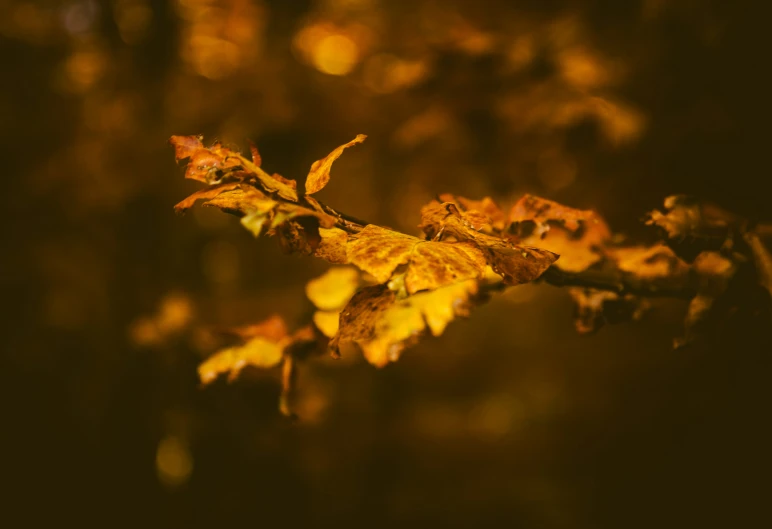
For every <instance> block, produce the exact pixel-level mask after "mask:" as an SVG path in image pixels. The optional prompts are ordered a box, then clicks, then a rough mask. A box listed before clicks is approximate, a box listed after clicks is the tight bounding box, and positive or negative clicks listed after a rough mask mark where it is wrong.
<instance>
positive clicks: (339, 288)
mask: <svg viewBox="0 0 772 529" xmlns="http://www.w3.org/2000/svg"><path fill="white" fill-rule="evenodd" d="M358 287H359V272H358V271H357V270H356V269H355V268H351V267H348V266H336V267H333V268H330V269H329V270H327V272H325V273H324V274H322V275H321V276H319V277H317V278H315V279H312V280H311V281H309V282H308V283H307V284H306V296H307V297H308V299H310V300H311V302H312V303H313V304H314V305H315V306H316V308H317V309H319V310H340V309H341V308H343V306H344V305H345V304H346V303H348V300H349V299H351V296H353V295H354V292H356V290H357V288H358Z"/></svg>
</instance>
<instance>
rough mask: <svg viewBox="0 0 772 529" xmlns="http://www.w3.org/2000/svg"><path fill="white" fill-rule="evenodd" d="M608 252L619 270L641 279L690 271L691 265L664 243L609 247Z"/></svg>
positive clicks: (666, 276)
mask: <svg viewBox="0 0 772 529" xmlns="http://www.w3.org/2000/svg"><path fill="white" fill-rule="evenodd" d="M607 254H608V256H609V257H610V258H611V259H612V260H613V261H614V262H615V263H616V266H617V268H618V269H619V270H621V271H623V272H627V273H630V274H633V275H635V276H636V277H638V278H640V279H647V280H655V279H671V278H674V277H683V276H685V275H687V274H688V273H689V266H688V265H687V264H686V263H685V262H683V261H682V260H681V259H679V258H678V256H677V255H676V254H675V253H673V250H671V249H670V248H669V247H668V246H665V245H664V244H655V245H654V246H628V247H620V248H608V249H607Z"/></svg>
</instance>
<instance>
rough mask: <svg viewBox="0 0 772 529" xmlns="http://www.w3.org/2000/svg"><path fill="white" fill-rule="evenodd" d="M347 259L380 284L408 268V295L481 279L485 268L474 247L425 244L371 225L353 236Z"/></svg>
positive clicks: (463, 244)
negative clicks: (398, 269) (402, 268)
mask: <svg viewBox="0 0 772 529" xmlns="http://www.w3.org/2000/svg"><path fill="white" fill-rule="evenodd" d="M347 257H348V261H349V262H351V263H352V264H354V265H356V266H357V267H359V268H360V269H361V270H364V271H365V272H368V273H369V274H371V275H372V276H373V277H374V278H375V280H376V281H377V282H379V283H384V282H386V281H388V280H389V279H390V278H391V276H392V275H393V274H394V272H395V270H396V269H397V268H398V267H399V266H400V265H407V270H406V272H405V286H406V288H407V292H408V293H410V294H414V293H415V292H418V291H420V290H425V289H435V288H438V287H441V286H444V285H448V284H451V283H456V282H459V281H464V280H466V279H473V278H479V277H482V274H483V272H484V270H485V265H486V262H485V257H484V256H483V254H482V252H481V251H480V250H479V249H478V248H476V247H475V246H474V245H473V244H470V243H464V242H461V243H446V242H433V241H424V240H421V239H419V238H417V237H411V236H410V235H405V234H402V233H399V232H396V231H392V230H389V229H386V228H381V227H380V226H375V225H373V224H368V225H367V226H366V227H365V228H364V229H363V230H362V231H361V232H359V233H358V234H356V235H354V236H352V238H351V240H349V243H348V250H347Z"/></svg>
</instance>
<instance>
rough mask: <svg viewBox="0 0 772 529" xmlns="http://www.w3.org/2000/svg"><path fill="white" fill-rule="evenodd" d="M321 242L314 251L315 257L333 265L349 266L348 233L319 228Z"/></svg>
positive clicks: (334, 229) (335, 229) (336, 229)
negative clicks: (347, 253)
mask: <svg viewBox="0 0 772 529" xmlns="http://www.w3.org/2000/svg"><path fill="white" fill-rule="evenodd" d="M319 236H320V237H321V241H320V243H319V246H318V247H317V248H316V249H315V250H314V256H316V257H318V258H320V259H324V260H325V261H327V262H328V263H332V264H347V263H348V257H347V256H346V246H347V243H348V233H346V232H345V231H343V230H341V229H340V228H319Z"/></svg>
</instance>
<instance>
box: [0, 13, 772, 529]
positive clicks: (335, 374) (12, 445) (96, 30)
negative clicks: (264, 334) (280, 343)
mask: <svg viewBox="0 0 772 529" xmlns="http://www.w3.org/2000/svg"><path fill="white" fill-rule="evenodd" d="M752 4H753V3H744V2H736V3H735V2H700V1H697V0H686V1H682V2H667V1H665V0H631V1H618V0H572V1H562V2H561V1H545V0H526V1H508V0H476V1H474V2H468V1H461V0H442V1H440V0H412V1H409V2H408V1H386V0H221V1H214V0H171V1H165V2H164V1H149V0H113V1H97V0H75V1H58V2H57V1H23V0H0V13H2V17H0V60H1V61H2V62H1V64H2V83H0V118H1V119H0V141H1V142H2V145H3V160H4V166H3V171H2V174H3V175H4V188H5V192H4V193H3V194H2V195H3V196H2V202H3V204H2V210H1V211H2V215H3V219H2V223H0V226H1V227H0V230H2V233H3V251H2V260H1V261H0V262H1V263H2V265H1V266H2V273H1V274H0V285H1V286H2V291H3V300H4V309H5V310H4V311H3V312H4V316H3V318H2V326H3V330H2V343H3V346H2V351H3V358H2V364H1V366H0V373H1V374H0V377H2V383H0V387H1V388H2V390H1V391H2V393H3V395H2V403H3V404H2V406H3V419H4V421H3V422H4V426H3V428H2V439H3V444H4V445H6V446H5V449H4V457H3V464H2V476H3V481H4V483H5V487H4V488H5V489H6V491H7V492H6V493H5V494H4V498H3V501H2V503H3V504H5V505H6V507H4V509H3V511H4V517H5V518H6V519H8V520H13V519H16V517H20V518H19V519H20V520H22V521H23V522H24V523H22V524H15V523H14V524H12V526H14V527H22V526H43V525H48V524H51V523H63V522H65V521H67V522H69V521H73V522H76V523H79V524H80V525H81V526H84V527H107V526H123V525H127V526H129V525H131V526H137V525H141V526H143V527H205V526H209V527H213V526H214V527H228V526H241V525H243V526H260V525H265V524H269V523H270V524H275V523H281V524H284V526H287V527H299V526H301V524H311V523H313V524H314V525H315V526H321V527H328V526H335V527H365V526H366V527H387V526H392V525H393V524H394V523H399V524H402V525H406V526H410V527H412V526H427V525H429V526H438V527H488V526H508V527H524V528H619V527H625V528H636V527H646V528H649V527H706V526H710V527H713V526H716V527H759V526H763V523H760V520H761V519H762V517H769V512H768V508H767V507H765V506H764V502H765V501H768V499H769V498H768V497H769V475H770V471H772V467H771V466H770V464H769V463H770V459H769V455H768V451H769V446H770V444H769V442H770V438H769V436H768V435H767V432H766V430H767V427H768V426H769V424H768V423H769V413H768V409H769V407H768V405H769V403H770V402H771V400H770V393H771V392H770V389H769V382H768V380H769V375H770V360H769V351H770V349H769V344H768V343H761V342H759V341H758V339H757V338H756V337H754V336H749V335H748V334H746V333H744V332H743V329H734V330H733V331H732V332H728V333H727V334H726V336H725V337H724V338H722V339H720V340H716V341H714V342H712V343H710V344H702V345H700V346H697V347H694V348H692V349H688V350H685V351H678V352H674V351H673V350H672V348H671V346H672V339H673V338H674V337H676V336H678V335H679V333H680V332H681V320H682V317H683V314H684V311H685V303H684V302H681V301H657V302H655V303H654V310H653V311H652V312H651V313H650V314H649V316H648V317H647V318H646V319H645V320H644V321H642V322H640V323H637V324H625V325H620V326H616V327H609V328H604V329H602V330H601V331H600V332H599V333H597V334H595V335H593V336H581V337H580V336H578V335H577V334H576V333H575V332H574V329H573V324H572V321H571V311H572V308H571V303H570V300H569V298H568V296H567V294H566V293H565V292H563V291H561V290H559V289H556V288H553V287H549V286H522V287H518V288H514V289H510V290H509V291H508V292H507V293H505V294H503V295H500V296H498V297H497V298H495V299H494V300H493V301H492V302H491V303H489V304H487V305H485V306H483V307H481V308H479V309H478V310H477V311H476V312H475V313H474V314H473V317H472V318H471V319H470V320H468V321H460V322H456V323H454V324H453V325H451V326H450V327H449V329H448V331H447V332H446V333H445V335H443V336H442V337H440V338H438V339H433V340H426V341H424V342H422V343H421V344H419V345H418V346H416V347H414V348H412V349H409V350H408V351H406V352H405V354H404V355H403V357H402V359H401V360H400V361H399V362H397V363H396V364H393V365H390V366H389V367H387V368H385V369H382V370H377V369H375V368H373V367H371V366H370V365H368V364H366V363H365V362H364V361H363V360H362V359H361V358H344V359H342V360H340V361H332V360H321V361H319V362H315V363H313V364H308V365H304V366H302V367H301V370H300V379H299V384H300V394H299V402H298V413H299V415H300V417H301V420H300V421H299V422H297V423H292V422H290V421H288V420H286V419H285V418H283V417H282V416H280V414H279V413H278V410H277V399H278V394H279V382H278V374H277V373H275V372H257V371H248V372H246V373H245V374H244V375H243V376H242V377H241V379H239V380H238V381H237V382H235V383H233V384H230V385H229V384H227V383H225V382H224V381H223V382H218V383H216V384H214V385H212V386H211V387H208V388H206V389H203V390H202V389H200V388H199V383H198V380H197V375H196V366H197V364H198V363H199V362H200V361H201V360H202V359H203V358H205V357H206V356H207V355H209V354H211V353H212V352H213V351H214V345H213V344H212V343H210V341H208V339H207V334H206V333H205V332H203V331H202V330H203V329H206V328H210V327H212V326H223V327H228V326H235V325H241V324H245V323H250V322H255V321H259V320H260V319H263V318H265V317H267V316H269V315H270V314H272V313H274V312H277V313H280V314H282V315H283V316H285V317H286V318H287V320H288V321H289V322H290V323H291V324H292V325H300V324H301V323H302V322H304V319H306V318H308V317H309V316H310V314H311V312H312V308H311V306H310V303H309V302H307V301H306V299H305V297H304V294H303V287H304V284H305V282H306V281H308V280H309V279H311V278H312V277H315V276H317V275H319V274H320V273H322V272H323V271H324V270H325V269H326V264H325V263H322V262H318V261H314V260H311V259H303V258H298V257H295V256H286V255H283V254H282V253H281V252H280V250H279V248H278V247H277V245H276V244H275V241H272V240H269V239H260V240H255V239H254V238H253V237H252V236H251V234H250V233H249V232H247V231H246V230H244V229H243V228H242V227H241V226H240V225H239V223H238V220H237V219H235V218H233V217H229V216H227V215H224V214H222V213H220V212H219V211H214V210H207V209H201V210H197V211H193V212H191V213H190V214H188V215H187V216H184V217H177V216H175V215H174V213H173V211H172V206H173V205H174V204H175V203H176V202H178V201H179V200H181V199H182V198H184V197H185V196H187V195H188V194H190V193H191V192H192V191H193V190H195V189H197V185H196V183H195V182H190V181H187V182H186V181H184V180H183V178H182V171H181V170H180V169H179V168H177V167H176V165H175V163H174V159H173V153H172V150H171V148H170V147H169V146H168V145H167V143H166V142H167V139H168V138H169V136H171V135H172V134H182V135H186V134H199V133H201V134H204V135H205V137H206V138H207V140H208V141H211V140H214V139H220V140H222V141H224V142H225V143H227V144H229V145H233V146H237V147H241V148H245V147H246V145H247V144H246V141H247V139H252V140H253V141H255V143H256V144H257V145H258V147H259V149H260V152H261V153H262V157H263V167H264V168H266V169H267V170H268V171H269V172H279V173H281V174H282V175H284V176H286V177H290V178H298V179H300V180H301V181H302V179H303V178H304V176H305V174H306V173H307V171H308V168H309V167H310V164H311V163H312V162H313V161H314V160H317V159H319V158H321V157H323V156H324V155H326V154H327V153H328V152H330V151H331V150H332V149H333V148H334V147H336V146H338V145H340V144H342V143H345V142H346V141H348V140H350V139H352V138H353V137H354V136H355V135H356V134H358V133H364V134H367V135H368V136H369V138H368V140H367V142H365V143H364V144H363V145H361V146H358V147H356V148H353V149H350V150H348V151H346V153H345V154H344V156H343V157H342V158H341V159H340V160H339V161H338V162H337V163H336V165H335V169H334V171H333V179H332V182H331V184H330V185H329V186H328V187H327V188H326V189H325V190H324V191H322V192H321V193H320V198H321V199H322V200H324V201H325V202H326V203H329V204H330V205H332V206H333V207H335V208H337V209H339V210H342V211H345V212H347V213H349V214H352V215H355V216H357V217H361V218H365V219H367V220H369V221H372V222H376V223H380V224H385V225H389V226H393V227H395V228H399V229H401V230H403V231H408V232H410V233H414V232H416V231H417V230H416V228H415V226H416V225H417V224H418V222H419V209H420V206H421V205H422V204H423V203H425V202H427V201H428V200H430V199H431V198H432V197H433V196H434V195H435V194H436V193H439V192H451V193H455V194H460V195H464V196H468V197H471V198H481V197H482V196H484V195H491V196H493V197H494V198H496V199H497V200H498V201H499V203H500V204H502V205H503V206H505V207H506V206H508V205H510V204H511V203H513V202H514V200H516V198H517V197H519V196H520V195H521V194H522V193H524V192H531V193H535V194H539V195H543V196H546V197H547V198H551V199H554V200H558V201H560V202H563V203H565V204H568V205H571V206H576V207H580V208H594V209H596V210H598V211H599V212H600V213H601V214H602V215H603V216H605V218H606V219H607V220H608V221H609V223H610V224H611V226H612V227H613V228H614V229H615V230H616V231H619V232H621V233H625V234H628V235H630V236H631V237H634V238H636V239H639V240H644V241H651V240H653V238H652V237H654V234H652V233H651V232H650V231H648V230H646V229H643V228H642V227H641V225H640V222H639V221H640V218H641V217H642V216H643V214H644V213H645V212H646V211H648V210H651V209H653V208H656V207H658V206H660V205H661V201H662V199H663V198H664V197H665V196H666V195H669V194H672V193H689V194H695V195H698V196H700V197H703V198H706V199H708V200H712V201H715V202H718V203H719V204H721V205H722V206H724V207H725V208H727V209H730V210H733V211H735V212H736V213H739V214H741V215H745V216H748V217H751V218H756V219H759V220H766V221H769V220H772V210H771V209H770V205H769V204H770V185H769V154H768V153H769V147H768V138H769V134H768V132H767V129H768V126H769V122H770V121H769V118H770V116H769V113H768V108H767V106H768V101H769V94H770V87H769V84H768V83H767V81H766V79H765V77H766V76H765V75H764V74H763V71H765V70H767V69H768V67H764V66H763V65H764V64H766V63H767V61H766V60H765V59H764V57H765V56H766V53H765V52H763V49H764V48H762V45H763V43H764V41H765V40H768V39H766V38H765V35H766V34H767V33H768V32H769V27H768V20H767V19H766V18H764V17H762V16H761V15H760V14H759V13H758V11H759V10H760V8H761V6H762V5H763V4H762V3H761V2H756V3H755V6H754V5H752ZM8 491H10V494H9V493H8Z"/></svg>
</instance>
